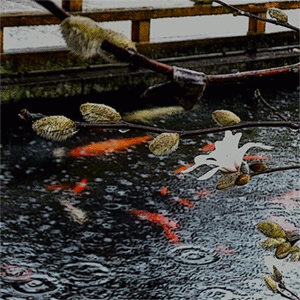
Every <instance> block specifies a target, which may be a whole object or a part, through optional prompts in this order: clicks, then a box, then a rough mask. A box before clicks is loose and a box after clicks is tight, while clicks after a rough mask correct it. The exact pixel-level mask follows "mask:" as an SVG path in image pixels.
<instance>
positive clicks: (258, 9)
mask: <svg viewBox="0 0 300 300" xmlns="http://www.w3.org/2000/svg"><path fill="white" fill-rule="evenodd" d="M233 6H234V7H236V8H238V9H240V10H244V11H248V12H251V13H263V12H266V11H267V10H268V8H270V7H275V8H279V9H283V10H288V9H297V8H299V2H298V1H296V0H293V1H280V2H268V3H255V4H241V5H233ZM72 14H74V15H81V16H85V17H89V18H91V19H93V20H95V21H97V22H107V21H126V20H131V21H142V20H149V19H160V18H179V17H195V16H205V15H222V14H232V11H231V10H230V9H228V8H226V7H223V6H214V5H207V4H205V5H201V4H196V5H194V6H191V7H175V8H174V7H173V8H172V7H163V8H152V7H142V8H129V9H128V8H114V9H97V10H94V11H83V12H73V13H72ZM0 17H1V27H2V28H3V27H11V26H31V25H51V24H59V23H60V20H59V19H58V18H56V17H55V16H53V15H51V14H49V13H42V12H18V13H3V14H0Z"/></svg>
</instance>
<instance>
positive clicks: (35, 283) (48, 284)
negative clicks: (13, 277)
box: [13, 274, 58, 295]
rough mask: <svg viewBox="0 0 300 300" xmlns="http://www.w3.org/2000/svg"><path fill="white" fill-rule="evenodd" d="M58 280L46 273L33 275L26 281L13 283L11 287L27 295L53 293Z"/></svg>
mask: <svg viewBox="0 0 300 300" xmlns="http://www.w3.org/2000/svg"><path fill="white" fill-rule="evenodd" d="M57 283H58V280H57V279H55V278H53V277H50V276H47V275H38V274H36V275H34V276H32V278H31V280H30V281H28V282H26V283H17V282H15V283H13V288H14V289H15V290H16V291H18V292H20V293H22V294H27V295H44V294H49V293H53V292H55V291H56V290H57V288H58V287H57Z"/></svg>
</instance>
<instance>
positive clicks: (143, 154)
mask: <svg viewBox="0 0 300 300" xmlns="http://www.w3.org/2000/svg"><path fill="white" fill-rule="evenodd" d="M261 92H262V95H263V96H264V97H265V99H267V100H268V101H269V102H270V103H272V105H276V106H277V107H279V108H280V110H281V111H282V112H283V113H284V114H285V116H286V117H287V118H289V119H293V120H296V119H297V118H298V115H299V107H298V101H299V100H298V95H299V94H298V91H297V89H296V88H294V89H289V90H284V89H281V90H274V89H273V90H265V91H263V90H261ZM247 93H248V92H247V91H245V92H244V93H242V94H240V93H238V94H236V93H235V92H234V91H233V92H232V93H231V94H230V95H225V94H224V95H222V96H220V95H218V96H213V95H212V96H209V97H208V96H204V98H203V100H202V102H201V104H200V105H198V107H197V108H196V109H195V110H194V111H191V112H180V113H178V114H174V115H172V116H166V117H163V118H162V119H160V120H156V121H153V124H155V125H157V126H160V127H163V126H164V127H166V128H176V129H180V128H181V129H182V128H187V129H188V128H190V129H191V128H197V127H199V126H201V127H207V126H213V125H214V124H213V121H212V120H211V118H210V117H209V115H210V113H211V112H212V111H213V110H215V109H230V110H232V111H233V112H235V113H236V114H238V115H239V116H240V117H241V119H242V120H271V119H276V117H275V116H274V115H272V114H271V112H270V111H269V110H268V109H267V108H265V107H262V106H261V105H257V104H256V103H255V102H254V100H253V99H252V97H251V96H250V95H249V94H247ZM106 96H107V98H105V97H104V98H101V101H100V100H99V99H98V101H99V102H104V103H106V104H109V96H108V95H106ZM53 101H54V102H55V100H53ZM80 101H81V102H82V103H84V102H85V101H87V99H80V100H79V102H80ZM89 101H91V99H89ZM20 105H24V103H23V104H22V103H18V104H17V105H15V106H13V105H9V106H8V105H5V106H4V105H3V106H2V116H3V118H2V128H3V129H2V142H1V154H2V155H1V156H2V162H1V163H2V174H1V181H2V184H1V189H2V199H1V204H2V209H1V214H2V215H1V235H2V237H1V252H2V253H1V257H2V258H1V277H2V281H1V290H2V298H3V299H11V300H12V299H14V300H15V299H43V300H44V299H122V300H123V299H174V300H175V299H176V300H177V299H178V300H179V299H206V300H209V299H214V300H215V299H280V296H279V295H273V294H272V292H271V291H269V290H268V289H267V288H266V286H265V284H264V282H263V276H264V275H268V274H269V270H268V267H267V266H266V263H265V261H266V260H267V259H268V258H270V257H272V256H273V255H274V253H273V252H272V251H265V250H264V249H263V248H262V247H261V246H260V245H259V243H260V241H262V240H263V239H264V236H263V235H262V234H261V233H260V232H258V231H257V229H256V228H255V226H256V225H257V224H258V223H259V222H261V221H266V220H269V221H274V222H275V221H276V222H278V224H280V225H282V227H284V228H286V230H295V231H296V232H298V233H299V226H300V223H299V212H300V211H299V193H298V196H297V191H299V172H298V170H291V171H285V172H276V173H272V174H267V175H262V176H256V177H253V178H252V179H251V180H250V182H249V183H248V184H247V185H245V186H240V187H235V188H233V189H231V190H216V188H215V186H216V182H217V180H218V179H219V178H220V177H221V174H220V173H217V174H216V175H214V176H213V177H212V178H210V179H208V180H206V181H197V180H195V178H196V177H195V176H197V174H199V175H200V173H201V172H203V171H207V170H209V168H206V167H203V168H199V171H194V172H193V173H191V174H192V175H190V174H187V175H185V176H182V175H179V174H176V172H175V170H176V169H177V168H179V167H180V166H182V165H185V164H189V163H192V162H193V158H194V157H195V156H196V155H198V154H200V153H202V152H201V148H202V147H203V146H205V145H207V144H209V143H211V142H214V141H216V140H221V139H223V136H224V133H217V134H210V135H206V136H195V137H189V138H185V139H182V140H181V141H180V144H179V148H178V150H177V151H176V152H174V153H172V154H171V155H169V156H164V157H157V156H154V155H153V154H151V153H150V152H149V149H148V146H147V142H145V143H142V144H139V145H136V146H134V147H130V148H128V149H127V150H122V151H120V152H116V153H110V154H107V155H97V156H91V157H79V158H78V157H71V156H69V155H68V153H69V152H70V150H71V149H74V148H75V147H79V146H83V145H86V144H90V143H91V142H99V141H104V140H109V139H126V138H132V137H137V136H145V135H148V134H149V133H147V132H138V131H133V130H131V131H128V132H125V133H121V132H119V131H108V130H105V131H100V130H91V131H80V132H79V133H78V134H76V135H75V136H74V137H72V138H70V139H68V140H67V141H65V142H51V141H47V140H45V139H42V138H40V137H37V136H36V135H35V133H34V132H33V131H32V130H31V127H30V125H29V124H27V123H25V122H24V121H22V120H20V119H18V117H17V115H18V113H19V108H24V107H21V106H20ZM19 106H20V107H19ZM30 106H33V107H35V109H34V108H32V107H30ZM47 106H48V105H45V103H43V104H42V103H39V102H36V103H33V102H32V103H28V106H27V108H28V109H29V111H32V112H41V113H47V112H48V111H49V113H51V114H64V115H66V116H68V117H71V118H74V119H76V120H79V113H78V112H77V108H76V106H77V104H76V105H75V104H73V106H72V109H67V110H66V109H65V108H63V107H61V106H56V107H55V106H54V104H53V103H51V107H50V105H49V106H48V107H47ZM78 108H79V106H78ZM116 108H117V107H116ZM117 109H118V108H117ZM123 109H124V108H123ZM75 111H76V112H75ZM121 113H123V111H122V108H121ZM241 132H242V133H243V136H242V139H241V141H240V145H243V144H245V143H247V142H250V141H253V142H261V143H263V144H267V145H273V146H274V148H273V149H272V150H264V149H258V148H252V149H250V150H249V151H248V152H247V154H248V155H250V154H251V155H257V154H259V155H264V156H267V157H268V159H266V160H265V161H264V162H265V163H266V164H267V165H268V166H269V167H277V166H284V165H293V164H297V163H299V148H298V147H299V136H298V134H297V133H296V132H293V131H291V130H289V129H286V128H254V129H246V130H241ZM54 154H55V155H54ZM201 174H202V173H201ZM198 177H199V176H198ZM83 179H86V186H84V188H83V189H82V191H80V192H79V193H76V192H74V186H76V183H79V182H81V181H82V180H83ZM54 185H61V188H59V187H58V186H56V187H57V188H55V186H54ZM49 186H52V187H54V188H53V189H52V190H51V189H50V188H49ZM62 186H65V188H63V187H62ZM162 187H166V188H167V189H165V190H164V191H167V192H163V193H162V192H161V189H162ZM290 192H294V195H296V196H292V197H290V198H289V201H277V200H278V199H280V198H282V196H283V195H286V194H287V193H290ZM183 198H184V199H186V200H188V201H189V202H190V203H192V204H193V205H186V202H182V201H178V199H183ZM62 201H68V203H70V205H72V206H73V207H76V208H78V209H80V210H82V211H83V212H85V213H86V214H87V216H88V219H89V221H88V222H86V223H84V224H83V225H80V224H78V223H77V222H76V220H75V219H72V218H70V213H69V212H68V211H66V210H65V209H64V206H63V205H62V204H61V203H62ZM69 208H70V207H69ZM135 210H140V211H146V212H149V213H152V214H153V215H151V216H152V217H153V218H154V216H163V217H164V218H167V219H168V220H169V221H170V222H173V223H169V225H168V226H171V225H172V226H173V225H174V224H176V225H174V227H172V234H173V235H168V234H167V230H166V229H165V227H164V226H160V225H159V222H157V223H155V222H150V221H149V220H148V221H147V220H146V219H143V218H138V217H137V215H136V214H134V213H133V211H135ZM154 214H156V215H154ZM163 220H166V219H163ZM170 224H171V225H170ZM170 228H171V227H170ZM172 236H173V238H174V236H176V237H177V238H178V241H177V242H176V240H175V239H173V240H172V238H170V237H172ZM278 263H281V264H283V265H284V266H285V269H284V270H285V271H284V272H283V273H284V278H285V283H286V285H287V286H289V288H290V289H291V290H294V291H297V289H298V288H297V286H298V283H299V280H300V275H299V272H298V268H299V262H290V261H289V259H288V258H286V259H284V260H281V261H278Z"/></svg>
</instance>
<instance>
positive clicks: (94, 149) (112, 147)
mask: <svg viewBox="0 0 300 300" xmlns="http://www.w3.org/2000/svg"><path fill="white" fill-rule="evenodd" d="M150 139H152V136H149V135H146V136H141V137H133V138H127V139H119V140H108V141H102V142H98V143H92V144H89V145H85V146H81V147H76V148H74V149H73V150H71V151H70V153H69V155H70V156H74V157H82V156H97V155H101V154H110V153H113V152H119V151H121V150H125V149H127V148H129V147H132V146H135V145H139V144H141V143H144V142H146V141H148V140H150Z"/></svg>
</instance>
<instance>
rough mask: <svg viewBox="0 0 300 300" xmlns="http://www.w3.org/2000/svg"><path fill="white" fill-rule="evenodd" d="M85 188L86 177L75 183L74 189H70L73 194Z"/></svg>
mask: <svg viewBox="0 0 300 300" xmlns="http://www.w3.org/2000/svg"><path fill="white" fill-rule="evenodd" d="M86 188H87V179H86V178H84V179H82V180H81V181H80V182H78V183H76V185H75V187H74V189H73V190H72V191H73V192H74V193H75V194H80V193H81V192H83V191H84V190H85V189H86Z"/></svg>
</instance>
